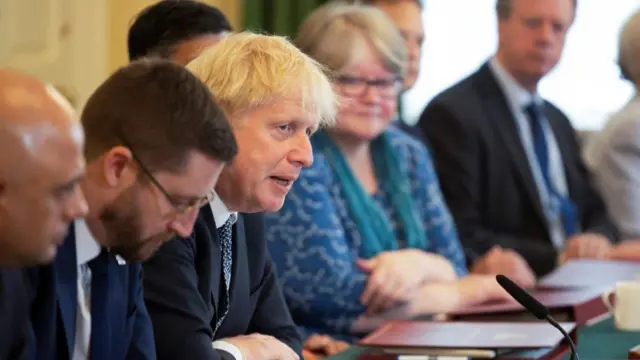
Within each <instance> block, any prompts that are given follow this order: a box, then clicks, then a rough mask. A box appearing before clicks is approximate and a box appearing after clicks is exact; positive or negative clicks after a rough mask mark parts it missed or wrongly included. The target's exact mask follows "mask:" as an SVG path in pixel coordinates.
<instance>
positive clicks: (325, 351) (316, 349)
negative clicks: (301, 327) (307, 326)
mask: <svg viewBox="0 0 640 360" xmlns="http://www.w3.org/2000/svg"><path fill="white" fill-rule="evenodd" d="M348 347H349V343H346V342H344V341H339V340H335V339H334V338H332V337H330V336H327V335H318V334H313V335H311V336H309V337H308V338H307V340H305V342H304V349H305V350H308V351H310V352H312V353H314V354H320V355H321V356H331V355H335V354H337V353H339V352H343V351H345V350H346V349H347V348H348Z"/></svg>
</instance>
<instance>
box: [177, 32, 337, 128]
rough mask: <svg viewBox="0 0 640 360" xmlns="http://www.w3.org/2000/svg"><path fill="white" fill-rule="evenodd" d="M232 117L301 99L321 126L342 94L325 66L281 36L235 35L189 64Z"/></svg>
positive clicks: (329, 120)
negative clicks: (333, 86)
mask: <svg viewBox="0 0 640 360" xmlns="http://www.w3.org/2000/svg"><path fill="white" fill-rule="evenodd" d="M187 69H189V70H191V71H192V72H193V73H194V74H196V76H198V77H199V78H200V80H202V81H203V82H204V83H205V84H206V85H207V87H209V89H211V91H212V93H213V95H214V96H215V98H216V102H217V103H218V105H219V106H220V107H221V108H222V109H223V111H224V112H225V113H226V114H227V116H228V118H229V120H230V121H232V122H233V121H234V118H236V117H239V116H241V115H242V114H243V113H244V112H246V111H249V110H253V109H256V108H259V107H261V106H263V105H266V104H269V103H272V102H275V101H282V100H289V101H300V102H301V103H302V108H303V111H305V112H307V113H308V114H311V115H312V116H313V117H314V118H316V119H317V121H318V123H319V125H320V126H328V125H333V124H334V122H335V117H336V111H337V96H336V94H335V92H334V91H333V88H332V86H331V82H330V80H329V78H328V77H327V75H326V74H325V71H324V68H323V67H322V65H320V64H319V63H318V62H316V61H315V60H313V59H311V58H310V57H309V56H307V55H305V54H303V53H302V52H301V51H300V50H299V49H298V48H296V47H295V46H294V45H293V44H291V43H290V42H289V41H288V40H287V39H286V38H284V37H281V36H271V35H261V34H254V33H251V32H248V31H245V32H241V33H237V34H232V35H230V36H228V37H227V38H226V39H224V40H223V41H221V42H220V43H218V44H217V45H215V46H212V47H210V48H208V49H207V50H205V52H203V53H202V54H201V55H200V56H198V57H197V58H196V59H194V60H193V61H191V62H190V63H189V64H188V65H187Z"/></svg>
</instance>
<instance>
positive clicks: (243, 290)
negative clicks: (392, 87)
mask: <svg viewBox="0 0 640 360" xmlns="http://www.w3.org/2000/svg"><path fill="white" fill-rule="evenodd" d="M187 68H188V69H189V70H191V71H192V72H193V73H195V74H196V75H197V76H198V77H199V78H200V79H201V80H202V81H204V83H205V84H206V85H207V86H208V87H209V89H210V90H211V91H212V92H213V93H214V94H215V97H216V101H217V102H218V104H219V105H220V107H221V108H222V109H223V111H224V112H225V114H226V115H227V118H228V119H229V121H230V123H231V126H232V128H233V131H234V135H235V137H236V140H237V142H238V148H239V150H238V151H239V152H238V155H237V157H236V158H235V160H234V161H233V163H232V164H230V165H229V166H228V167H227V168H225V169H224V171H223V173H222V174H221V175H220V179H219V182H218V184H217V185H216V188H215V190H216V195H217V196H216V197H215V199H214V200H213V201H212V202H211V203H210V204H207V205H205V206H204V207H202V208H201V210H200V214H199V216H198V220H197V222H196V225H195V228H194V232H193V234H192V235H191V236H190V237H188V238H187V239H184V240H182V241H173V242H170V243H167V244H166V245H164V246H163V247H161V248H160V250H159V251H158V254H157V256H155V257H154V258H153V259H151V260H150V261H149V262H147V263H146V264H145V268H144V273H145V279H144V282H145V284H144V285H145V300H146V304H147V307H148V309H149V313H150V315H151V318H152V321H153V327H154V333H155V339H156V345H157V350H158V351H157V353H158V358H159V359H175V358H180V357H183V358H188V359H194V360H204V359H220V358H224V359H237V360H240V359H298V358H299V356H300V353H301V350H302V343H301V338H300V335H299V334H298V332H297V329H296V326H295V324H294V323H293V321H292V319H291V315H290V314H289V310H288V308H287V305H286V303H285V301H284V298H283V296H282V291H281V289H280V287H279V285H278V282H277V279H276V275H275V271H274V269H273V265H272V261H271V257H270V256H269V253H268V251H267V248H266V243H265V239H264V234H263V227H262V224H260V226H253V227H251V228H248V227H247V226H245V223H244V216H238V215H239V213H254V212H261V211H277V210H278V209H280V207H281V206H282V204H283V202H284V197H285V196H286V194H287V192H288V191H289V189H290V188H291V185H292V184H293V182H294V181H295V180H296V179H297V178H298V175H299V174H300V171H301V170H302V168H304V167H307V166H309V165H311V163H312V162H313V156H312V152H311V143H310V141H309V136H310V135H311V134H312V133H314V132H315V131H316V130H317V129H318V127H319V126H322V125H325V124H328V123H331V122H332V121H333V119H334V117H335V112H336V101H337V100H336V95H335V94H334V92H333V90H332V88H331V84H330V82H329V79H328V78H327V77H326V75H325V74H324V73H323V71H322V69H321V68H320V66H319V65H318V64H317V63H316V62H315V61H313V60H312V59H310V58H309V57H307V56H306V55H304V54H302V53H301V52H300V51H299V50H298V49H297V48H295V47H294V46H293V45H292V44H291V43H289V42H288V41H287V40H286V39H284V38H282V37H277V36H266V35H256V34H251V33H240V34H235V35H230V36H229V37H228V38H227V39H225V40H223V41H221V42H220V43H219V44H218V45H216V46H213V47H210V48H208V49H207V50H205V51H204V53H202V54H201V55H200V56H199V57H197V58H196V59H195V60H193V61H192V62H191V63H189V64H188V65H187Z"/></svg>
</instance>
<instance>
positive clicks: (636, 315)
mask: <svg viewBox="0 0 640 360" xmlns="http://www.w3.org/2000/svg"><path fill="white" fill-rule="evenodd" d="M611 295H613V297H614V304H613V305H612V304H611V297H612V296H611ZM602 302H603V303H604V305H605V306H606V307H607V308H609V311H611V312H612V313H613V318H614V320H615V324H616V328H618V329H620V330H640V281H619V282H617V283H616V286H615V288H614V289H611V290H608V291H607V292H605V293H604V294H602Z"/></svg>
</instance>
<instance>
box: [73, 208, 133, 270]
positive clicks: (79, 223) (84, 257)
mask: <svg viewBox="0 0 640 360" xmlns="http://www.w3.org/2000/svg"><path fill="white" fill-rule="evenodd" d="M73 227H74V232H75V238H76V239H75V240H76V261H77V265H78V266H80V265H84V264H86V263H88V262H89V261H91V260H93V259H95V258H96V257H98V255H100V252H101V251H102V246H100V244H99V243H98V241H96V239H95V238H94V237H93V235H91V231H90V230H89V227H88V226H87V222H86V221H84V219H76V220H75V221H74V222H73ZM115 258H116V262H117V263H118V265H126V264H127V262H126V261H125V260H124V259H123V258H122V257H121V256H120V255H115Z"/></svg>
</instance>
